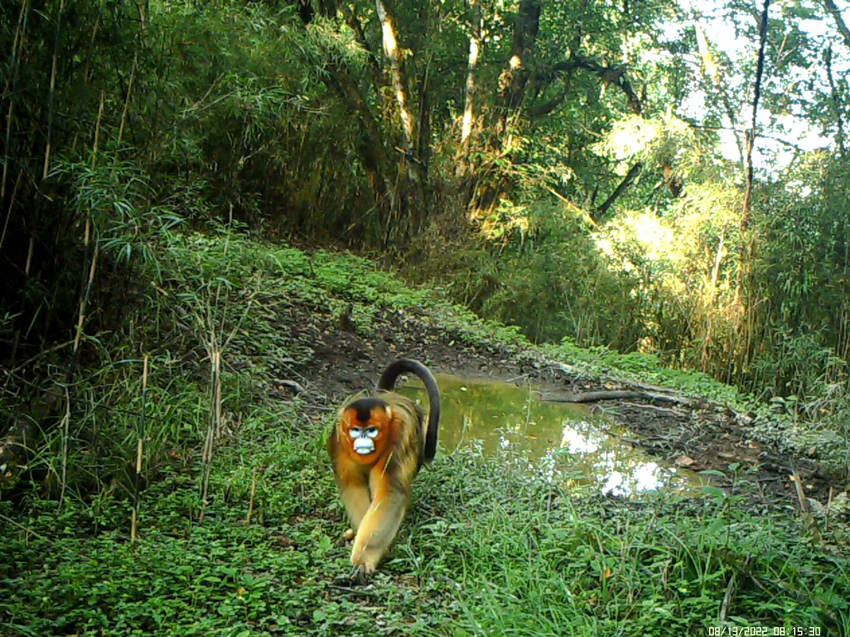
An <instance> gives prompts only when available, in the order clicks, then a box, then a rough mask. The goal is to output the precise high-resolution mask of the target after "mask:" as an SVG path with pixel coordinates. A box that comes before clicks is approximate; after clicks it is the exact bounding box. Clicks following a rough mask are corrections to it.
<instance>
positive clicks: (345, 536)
mask: <svg viewBox="0 0 850 637" xmlns="http://www.w3.org/2000/svg"><path fill="white" fill-rule="evenodd" d="M342 539H343V540H345V541H346V542H348V541H349V540H353V539H354V529H347V530H346V531H345V533H343V534H342Z"/></svg>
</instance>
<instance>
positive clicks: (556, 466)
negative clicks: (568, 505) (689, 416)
mask: <svg viewBox="0 0 850 637" xmlns="http://www.w3.org/2000/svg"><path fill="white" fill-rule="evenodd" d="M437 382H438V383H439V385H440V392H441V394H442V399H443V400H442V403H443V405H442V406H443V415H442V418H441V423H440V444H441V445H442V447H443V448H444V449H445V450H446V452H448V453H451V452H452V451H454V449H456V448H458V447H459V446H467V445H469V444H471V443H472V444H475V446H476V447H480V449H481V451H482V453H484V454H487V455H496V454H499V453H504V452H510V454H512V455H518V456H519V457H520V458H524V460H525V462H526V463H527V465H528V469H529V471H530V472H533V473H535V474H537V475H540V476H541V477H542V478H544V479H546V480H551V481H556V480H557V481H560V482H563V483H566V484H567V486H572V485H587V484H595V485H597V486H598V488H599V489H600V490H601V491H602V492H603V493H606V494H610V495H616V496H623V497H628V496H632V495H634V494H636V493H640V492H642V491H648V490H656V489H660V488H665V489H668V490H670V489H672V490H675V491H689V490H691V489H694V488H695V487H696V486H697V485H699V484H700V481H699V477H698V476H697V475H696V474H695V473H693V472H690V471H687V470H683V469H679V468H677V467H675V466H672V465H668V464H665V463H663V462H659V461H656V460H653V459H652V458H651V457H649V456H648V455H647V454H646V453H644V452H643V451H642V450H641V449H639V448H636V447H633V446H632V445H631V444H629V443H628V442H626V441H624V440H623V435H624V434H625V433H626V431H625V430H624V429H623V428H621V427H618V426H616V425H615V424H614V423H612V422H610V421H606V420H603V419H601V418H598V417H596V416H593V415H592V414H591V413H590V411H589V409H588V408H587V407H586V406H584V405H574V404H565V403H545V402H542V401H540V400H538V399H537V398H536V397H535V395H534V393H533V388H530V387H528V386H524V387H517V386H515V385H511V384H508V383H504V382H498V381H492V380H489V379H471V378H461V377H457V376H450V375H445V374H438V375H437ZM401 391H402V392H403V393H405V394H407V395H409V396H411V397H413V398H416V399H417V400H423V399H424V392H423V390H422V389H421V385H418V386H417V385H416V384H411V385H407V386H405V387H404V388H402V390H401Z"/></svg>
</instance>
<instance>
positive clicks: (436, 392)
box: [378, 358, 440, 462]
mask: <svg viewBox="0 0 850 637" xmlns="http://www.w3.org/2000/svg"><path fill="white" fill-rule="evenodd" d="M405 372H410V373H413V374H416V375H417V376H419V378H421V379H422V382H423V383H424V384H425V389H426V390H427V391H428V431H427V433H426V434H425V449H424V451H423V460H424V461H425V462H430V461H431V460H433V459H434V454H436V453H437V428H438V427H439V425H440V388H439V387H437V380H436V379H435V378H434V375H433V374H432V373H431V372H430V371H429V370H428V368H427V367H425V365H423V364H422V363H420V362H419V361H417V360H413V359H411V358H399V359H398V360H395V361H393V362H392V363H390V364H389V365H387V368H386V369H385V370H384V372H383V373H382V374H381V377H380V378H379V379H378V389H385V390H387V391H392V390H393V388H394V387H395V382H396V380H397V379H398V377H399V376H400V375H401V374H404V373H405Z"/></svg>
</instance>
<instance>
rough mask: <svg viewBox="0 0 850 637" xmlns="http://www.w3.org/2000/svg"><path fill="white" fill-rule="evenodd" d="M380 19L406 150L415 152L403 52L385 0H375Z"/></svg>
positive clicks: (394, 23) (392, 16)
mask: <svg viewBox="0 0 850 637" xmlns="http://www.w3.org/2000/svg"><path fill="white" fill-rule="evenodd" d="M375 7H376V9H377V12H378V19H379V20H380V21H381V41H382V43H383V46H384V55H385V56H386V57H387V61H388V62H389V69H390V79H391V80H392V84H393V92H394V93H395V98H396V102H397V103H398V111H399V117H400V118H401V130H402V134H403V136H404V150H405V152H408V153H412V152H413V134H414V133H413V122H414V119H415V118H414V117H413V113H412V112H411V110H410V105H409V101H410V100H409V99H408V97H407V87H406V85H405V78H404V71H403V64H402V62H403V60H402V53H401V50H400V49H399V46H398V37H397V35H396V33H397V32H396V22H395V16H394V15H393V13H392V11H391V10H390V9H389V8H388V6H387V3H386V1H385V0H375Z"/></svg>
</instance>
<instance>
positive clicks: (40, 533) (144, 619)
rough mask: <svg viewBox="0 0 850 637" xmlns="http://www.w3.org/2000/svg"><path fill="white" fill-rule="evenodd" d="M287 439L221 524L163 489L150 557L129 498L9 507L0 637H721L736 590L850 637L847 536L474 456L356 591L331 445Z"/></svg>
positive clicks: (237, 478) (746, 601)
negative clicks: (573, 487)
mask: <svg viewBox="0 0 850 637" xmlns="http://www.w3.org/2000/svg"><path fill="white" fill-rule="evenodd" d="M287 424H291V423H283V425H284V426H282V427H281V426H277V427H269V423H260V422H256V423H249V424H248V425H247V427H246V429H245V430H244V431H243V432H241V433H242V436H241V437H240V440H239V441H235V440H234V441H231V442H229V443H227V445H226V446H225V447H223V448H222V449H220V454H219V456H218V458H217V460H216V461H215V463H214V470H213V475H212V481H211V492H212V493H213V494H214V495H213V498H212V501H211V503H210V504H209V506H208V508H207V512H206V516H205V519H204V521H203V522H198V521H197V514H198V511H199V508H200V500H199V497H198V487H197V476H191V475H185V474H174V475H170V476H168V477H167V478H166V479H164V480H162V481H160V482H158V483H156V484H155V485H153V486H152V487H151V488H150V489H148V490H147V491H146V492H145V493H144V494H143V498H142V512H141V516H140V534H141V537H140V539H139V540H138V541H137V542H136V543H135V544H131V543H130V542H129V540H128V535H129V504H128V502H127V501H125V500H121V499H116V498H106V499H103V498H101V500H100V501H99V502H98V503H97V504H94V503H93V502H91V501H85V502H84V501H80V500H72V501H69V502H67V503H66V506H65V507H64V508H63V510H61V511H59V510H57V506H56V502H55V501H44V500H41V501H33V502H31V503H30V504H31V506H30V507H29V513H28V514H27V515H22V514H21V513H20V512H17V513H16V512H13V511H11V510H10V507H9V506H8V505H7V506H5V507H4V514H3V522H2V527H3V528H2V536H0V537H2V539H0V550H2V551H3V554H4V555H5V556H6V559H5V560H4V563H3V565H2V567H0V578H2V579H0V589H2V591H3V594H2V596H0V617H2V624H0V632H3V633H6V634H23V635H45V634H70V633H78V632H86V633H91V632H96V631H99V630H106V631H108V632H110V633H115V634H150V633H160V634H165V633H178V634H255V633H261V632H265V631H267V632H275V631H278V632H281V633H284V634H317V635H323V634H349V635H355V634H364V635H371V634H413V633H415V634H420V633H423V634H461V635H462V634H470V635H494V634H499V635H501V634H505V635H509V634H515V635H549V634H551V635H563V634H586V635H594V634H605V635H613V634H626V635H632V634H649V635H663V634H669V632H670V631H671V630H678V631H680V632H681V633H682V634H707V627H709V626H719V625H720V624H721V622H720V620H719V614H720V609H721V605H722V603H723V599H724V595H726V591H727V587H729V586H730V580H734V582H733V585H732V586H733V593H732V595H731V601H730V603H729V610H728V618H727V620H728V623H729V624H730V625H734V626H757V625H762V626H770V627H774V626H776V627H779V626H784V627H789V628H790V627H791V626H819V627H821V628H822V629H823V631H824V632H823V634H848V633H847V631H848V625H847V619H846V618H847V616H848V604H847V599H848V598H850V558H848V556H847V554H846V552H845V553H844V554H843V555H841V554H840V552H839V550H838V549H837V548H836V547H837V546H838V544H839V543H841V542H844V543H846V541H847V539H848V538H847V537H846V536H844V537H840V536H839V535H838V534H837V533H832V532H831V533H827V534H822V533H816V532H813V529H812V528H811V527H809V526H807V525H806V523H805V521H804V520H801V519H799V518H797V517H789V516H787V515H782V514H774V515H757V516H756V515H753V514H751V513H748V512H747V507H746V506H742V503H741V502H739V501H735V500H732V499H729V498H724V497H717V496H711V497H707V498H706V499H705V500H692V499H673V498H664V497H662V496H647V497H646V498H645V499H644V500H643V501H641V502H639V503H635V502H631V503H629V502H621V501H616V500H610V499H606V498H603V497H601V496H598V495H595V494H592V493H586V492H568V491H566V490H565V489H564V488H563V487H562V486H561V485H559V484H558V482H557V481H556V482H554V483H551V484H550V483H546V482H544V481H542V480H538V479H535V478H533V477H530V476H528V474H527V472H526V470H524V469H523V467H522V466H521V463H519V462H512V460H511V458H510V457H505V458H491V459H485V458H482V457H480V456H478V455H476V454H475V453H474V452H459V453H455V454H453V455H451V456H440V457H439V458H438V460H437V461H435V463H434V464H433V465H432V466H431V467H430V468H429V469H427V470H426V471H424V472H423V473H422V474H421V475H420V478H419V479H418V481H417V483H416V485H415V492H416V499H415V504H414V506H413V508H412V511H411V513H410V515H409V516H408V519H407V521H406V523H405V524H404V526H403V528H402V531H401V533H400V535H399V538H398V541H397V543H396V545H395V547H394V549H393V551H392V553H391V555H390V558H389V559H388V560H387V561H386V562H385V563H384V565H383V567H382V568H381V569H380V572H379V574H378V576H377V577H376V578H375V579H374V581H373V584H372V585H371V586H366V587H364V586H356V585H353V584H351V583H350V582H349V581H348V580H347V579H346V577H347V575H348V574H349V573H350V565H349V563H348V559H347V558H348V548H347V547H346V546H344V545H343V544H342V542H341V541H339V539H338V538H339V536H340V534H341V532H342V531H343V530H344V528H345V524H344V522H343V511H342V507H341V506H340V504H339V502H338V500H337V497H336V494H335V492H334V486H333V481H332V478H331V476H330V471H329V469H328V466H327V461H326V459H325V458H324V455H323V451H322V450H321V448H320V445H319V444H318V443H319V442H320V439H321V434H320V433H319V431H318V429H317V430H316V431H310V432H305V433H302V434H299V435H291V434H288V433H286V431H287V427H286V425H287ZM253 427H257V429H253ZM254 472H256V475H257V477H258V479H257V489H256V497H255V509H254V515H253V519H252V521H251V523H250V524H249V523H246V521H245V517H246V515H247V510H248V500H249V497H250V496H249V494H250V485H251V476H252V475H253V474H254ZM12 520H14V522H13V521H12ZM845 545H846V544H845Z"/></svg>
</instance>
